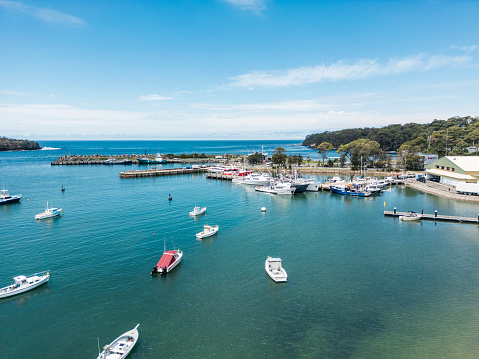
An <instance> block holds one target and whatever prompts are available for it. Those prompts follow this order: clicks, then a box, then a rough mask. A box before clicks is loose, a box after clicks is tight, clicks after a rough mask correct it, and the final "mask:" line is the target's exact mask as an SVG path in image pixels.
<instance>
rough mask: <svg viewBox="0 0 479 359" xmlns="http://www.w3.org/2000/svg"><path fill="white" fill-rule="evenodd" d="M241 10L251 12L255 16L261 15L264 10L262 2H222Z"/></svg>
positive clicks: (230, 0)
mask: <svg viewBox="0 0 479 359" xmlns="http://www.w3.org/2000/svg"><path fill="white" fill-rule="evenodd" d="M223 1H224V2H227V3H228V4H231V5H233V6H235V7H237V8H239V9H241V10H249V11H253V12H254V13H256V14H261V13H262V12H263V10H264V9H265V8H266V6H265V4H264V0H223Z"/></svg>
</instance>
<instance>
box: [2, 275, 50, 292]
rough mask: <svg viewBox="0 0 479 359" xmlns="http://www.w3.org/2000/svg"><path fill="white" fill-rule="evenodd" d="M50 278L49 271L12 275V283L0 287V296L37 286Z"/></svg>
mask: <svg viewBox="0 0 479 359" xmlns="http://www.w3.org/2000/svg"><path fill="white" fill-rule="evenodd" d="M49 280H50V271H45V272H39V273H35V274H31V275H29V276H24V275H19V276H17V277H13V284H11V285H9V286H7V287H3V288H0V298H6V297H10V296H12V295H16V294H20V293H23V292H26V291H29V290H31V289H33V288H36V287H38V286H39V285H42V284H44V283H46V282H48V281H49Z"/></svg>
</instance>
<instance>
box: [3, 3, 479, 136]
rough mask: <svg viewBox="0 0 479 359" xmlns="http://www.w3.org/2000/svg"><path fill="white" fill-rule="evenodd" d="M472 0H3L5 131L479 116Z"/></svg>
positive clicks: (78, 132)
mask: <svg viewBox="0 0 479 359" xmlns="http://www.w3.org/2000/svg"><path fill="white" fill-rule="evenodd" d="M478 14H479V2H478V1H461V0H457V1H443V0H403V1H401V0H395V1H367V0H362V1H357V0H344V1H326V0H311V1H301V0H297V1H279V0H208V1H202V0H189V1H187V0H171V1H170V0H162V1H138V0H125V1H112V0H102V1H91V0H81V1H80V0H69V1H64V0H57V1H53V0H42V1H34V0H30V1H10V0H0V24H1V25H0V27H1V31H0V136H7V137H14V138H28V139H32V140H48V139H51V140H53V139H155V140H161V139H165V140H166V139H302V138H304V137H305V136H306V135H307V134H310V133H315V132H321V131H325V130H336V129H342V128H353V127H364V126H370V127H380V126H385V125H388V124H392V123H402V124H404V123H409V122H417V123H426V122H430V121H432V120H434V119H447V118H449V117H452V116H466V115H471V116H478V115H479V111H478V104H479V101H478V98H479V96H478V95H479V67H478V64H479V62H478V54H479V35H478V28H477V23H478V22H477V15H478Z"/></svg>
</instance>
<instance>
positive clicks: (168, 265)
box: [151, 242, 183, 275]
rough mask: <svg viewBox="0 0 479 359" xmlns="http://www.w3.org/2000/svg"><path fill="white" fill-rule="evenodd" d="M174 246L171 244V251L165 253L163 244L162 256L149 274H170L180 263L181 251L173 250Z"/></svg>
mask: <svg viewBox="0 0 479 359" xmlns="http://www.w3.org/2000/svg"><path fill="white" fill-rule="evenodd" d="M174 248H175V244H174V243H173V250H171V251H167V250H166V242H165V249H164V251H163V255H162V256H161V258H160V260H159V261H158V263H157V264H156V266H154V267H153V271H152V272H151V274H152V275H153V274H155V273H159V274H161V275H163V274H166V273H168V272H170V271H171V270H172V269H173V268H175V267H176V266H177V265H178V263H180V262H181V257H183V251H180V250H179V249H174Z"/></svg>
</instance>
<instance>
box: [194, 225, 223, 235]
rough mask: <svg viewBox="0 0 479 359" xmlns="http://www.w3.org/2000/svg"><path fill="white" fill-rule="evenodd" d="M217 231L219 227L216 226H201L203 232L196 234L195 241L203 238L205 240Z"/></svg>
mask: <svg viewBox="0 0 479 359" xmlns="http://www.w3.org/2000/svg"><path fill="white" fill-rule="evenodd" d="M218 229H220V227H219V226H218V225H216V226H210V225H209V224H206V225H204V226H203V230H202V231H201V232H200V233H196V238H197V239H203V238H206V237H210V236H212V235H214V234H216V232H218Z"/></svg>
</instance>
